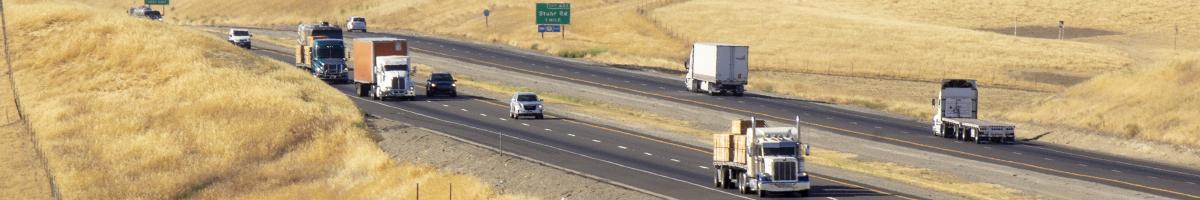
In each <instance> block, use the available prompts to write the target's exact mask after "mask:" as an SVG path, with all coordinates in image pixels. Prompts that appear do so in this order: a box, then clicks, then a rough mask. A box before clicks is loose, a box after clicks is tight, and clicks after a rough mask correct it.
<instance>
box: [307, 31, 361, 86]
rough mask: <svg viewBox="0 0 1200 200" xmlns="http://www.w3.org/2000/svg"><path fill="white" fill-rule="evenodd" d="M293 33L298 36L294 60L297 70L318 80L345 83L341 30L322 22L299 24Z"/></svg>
mask: <svg viewBox="0 0 1200 200" xmlns="http://www.w3.org/2000/svg"><path fill="white" fill-rule="evenodd" d="M297 32H298V34H299V36H300V38H299V39H298V40H297V42H298V45H297V46H296V56H295V57H296V66H297V67H300V68H303V69H305V70H307V71H308V72H309V73H312V75H313V76H314V77H317V78H320V79H321V80H327V81H335V82H346V81H348V80H349V79H350V78H349V76H348V73H347V68H346V47H345V43H344V42H343V41H342V29H341V28H338V27H337V26H332V25H329V23H326V22H322V23H320V24H301V25H300V26H299V27H297Z"/></svg>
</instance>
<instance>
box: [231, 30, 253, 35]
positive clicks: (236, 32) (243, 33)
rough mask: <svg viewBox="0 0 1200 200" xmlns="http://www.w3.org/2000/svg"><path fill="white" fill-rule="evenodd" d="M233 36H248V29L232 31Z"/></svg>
mask: <svg viewBox="0 0 1200 200" xmlns="http://www.w3.org/2000/svg"><path fill="white" fill-rule="evenodd" d="M233 36H250V31H233Z"/></svg>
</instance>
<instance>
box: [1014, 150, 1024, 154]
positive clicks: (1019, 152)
mask: <svg viewBox="0 0 1200 200" xmlns="http://www.w3.org/2000/svg"><path fill="white" fill-rule="evenodd" d="M1013 154H1017V155H1025V154H1022V153H1021V152H1016V151H1014V152H1013Z"/></svg>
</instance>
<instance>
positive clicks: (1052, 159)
mask: <svg viewBox="0 0 1200 200" xmlns="http://www.w3.org/2000/svg"><path fill="white" fill-rule="evenodd" d="M1042 159H1046V160H1054V159H1052V158H1042Z"/></svg>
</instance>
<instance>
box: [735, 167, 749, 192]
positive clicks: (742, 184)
mask: <svg viewBox="0 0 1200 200" xmlns="http://www.w3.org/2000/svg"><path fill="white" fill-rule="evenodd" d="M738 174H740V176H738V184H737V187H738V192H742V194H750V188H749V187H750V184H746V173H745V172H742V173H738Z"/></svg>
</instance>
